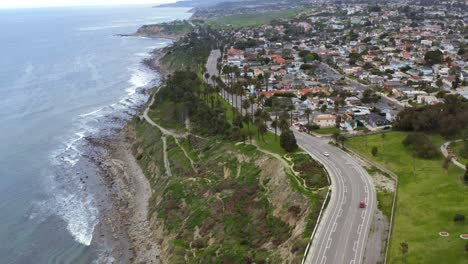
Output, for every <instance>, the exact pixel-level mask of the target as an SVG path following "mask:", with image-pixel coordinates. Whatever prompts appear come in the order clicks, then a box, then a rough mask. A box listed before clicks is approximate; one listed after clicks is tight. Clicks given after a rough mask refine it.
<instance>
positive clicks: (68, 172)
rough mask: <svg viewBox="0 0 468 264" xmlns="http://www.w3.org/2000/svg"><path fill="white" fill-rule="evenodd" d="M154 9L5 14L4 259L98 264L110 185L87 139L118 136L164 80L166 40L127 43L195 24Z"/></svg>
mask: <svg viewBox="0 0 468 264" xmlns="http://www.w3.org/2000/svg"><path fill="white" fill-rule="evenodd" d="M189 16H190V13H188V9H187V8H151V7H150V6H124V7H86V8H84V7H76V8H48V9H17V10H13V9H11V10H0V50H1V53H0V58H1V59H0V263H92V262H96V260H97V257H98V255H99V252H100V251H101V250H102V249H100V248H97V246H95V244H94V243H93V233H94V232H95V227H96V225H97V223H98V222H99V215H100V209H99V206H98V202H99V200H100V199H101V200H103V199H105V198H106V197H103V195H101V196H100V193H103V192H102V188H103V186H102V183H101V181H100V179H99V176H98V172H97V168H95V166H94V165H93V163H92V162H91V161H90V160H89V157H87V156H86V155H87V154H86V153H87V148H89V144H88V143H87V140H86V139H87V138H89V137H99V136H106V135H111V134H112V133H115V131H116V130H117V129H119V128H120V127H121V126H122V124H123V122H122V121H125V120H128V119H130V118H131V117H132V116H133V115H134V114H135V113H136V111H137V107H138V106H141V105H142V104H144V103H145V102H146V100H147V96H146V95H145V94H144V93H142V92H141V90H142V89H144V88H148V87H150V86H152V85H155V84H157V83H158V80H159V76H158V75H157V73H155V72H153V71H151V70H149V69H148V68H146V66H144V65H143V64H142V63H141V61H142V60H143V59H144V58H147V57H148V56H149V52H150V51H152V50H153V49H155V48H160V47H164V46H166V45H168V44H170V41H169V40H165V39H146V38H133V37H118V36H116V35H117V34H126V33H133V32H135V31H136V30H137V29H138V27H139V26H141V25H143V24H149V23H159V22H164V21H171V20H174V19H184V18H188V17H189Z"/></svg>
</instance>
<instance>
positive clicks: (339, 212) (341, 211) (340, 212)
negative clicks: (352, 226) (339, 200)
mask: <svg viewBox="0 0 468 264" xmlns="http://www.w3.org/2000/svg"><path fill="white" fill-rule="evenodd" d="M342 213H343V209H342V208H341V207H340V210H339V211H338V217H341V214H342Z"/></svg>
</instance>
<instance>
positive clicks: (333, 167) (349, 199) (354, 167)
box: [294, 131, 377, 264]
mask: <svg viewBox="0 0 468 264" xmlns="http://www.w3.org/2000/svg"><path fill="white" fill-rule="evenodd" d="M294 134H295V136H296V140H297V143H298V144H299V145H300V146H301V148H303V149H304V150H305V151H307V152H308V153H309V154H310V155H311V156H313V157H314V159H316V160H318V161H319V162H320V163H322V164H323V165H324V166H325V168H326V170H327V171H328V174H329V176H330V180H331V183H332V185H331V198H330V201H329V203H328V206H327V209H326V210H325V211H324V212H323V215H322V219H321V221H320V223H319V226H318V227H317V230H316V233H315V235H314V239H313V241H312V244H311V247H310V249H309V251H308V252H307V257H306V259H305V262H304V263H307V264H317V263H320V264H322V263H334V264H340V263H347V264H348V263H350V264H353V263H355V264H357V263H363V256H364V251H365V248H366V242H367V238H368V234H369V229H370V225H371V223H372V218H373V216H374V212H375V210H376V205H377V202H376V194H375V190H374V186H373V185H372V182H371V180H370V176H369V175H368V174H367V172H366V170H364V169H363V168H362V167H361V166H360V165H359V164H358V163H357V162H356V161H355V160H354V159H353V158H352V157H351V156H350V155H348V154H347V153H346V152H344V151H342V150H341V149H339V148H337V147H335V146H332V145H330V144H328V140H325V139H321V138H316V137H313V136H310V135H308V134H304V133H300V132H297V131H294ZM324 152H328V153H329V156H328V157H326V156H325V155H324V154H323V153H324ZM360 201H365V203H366V207H365V208H359V202H360Z"/></svg>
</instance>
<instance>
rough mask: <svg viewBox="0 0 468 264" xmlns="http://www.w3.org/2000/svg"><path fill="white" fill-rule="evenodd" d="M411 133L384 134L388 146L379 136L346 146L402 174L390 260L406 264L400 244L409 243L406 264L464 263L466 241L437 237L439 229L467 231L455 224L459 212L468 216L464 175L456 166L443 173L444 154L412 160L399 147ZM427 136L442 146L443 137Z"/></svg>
mask: <svg viewBox="0 0 468 264" xmlns="http://www.w3.org/2000/svg"><path fill="white" fill-rule="evenodd" d="M408 134H409V133H406V132H390V133H386V137H385V142H384V147H382V142H383V141H382V137H381V136H380V135H369V136H367V140H366V137H355V138H350V139H349V141H348V143H347V145H348V146H349V147H350V148H352V149H354V150H355V151H357V152H358V153H361V154H362V155H364V156H366V157H367V158H368V159H370V160H372V161H374V162H377V163H379V164H381V165H382V166H384V167H386V168H387V169H389V170H391V171H393V172H394V173H395V174H397V175H398V182H399V186H398V196H397V207H396V212H395V218H394V221H395V222H394V229H393V232H392V237H391V241H390V251H389V259H388V261H389V263H405V257H404V256H403V254H402V250H401V245H402V243H406V246H405V247H406V248H407V256H406V261H407V262H406V263H464V262H466V261H467V255H466V252H465V251H464V243H463V240H461V239H459V238H458V237H457V236H455V235H454V236H450V237H440V236H439V235H438V232H440V230H444V231H447V232H449V233H451V234H462V233H464V232H465V231H464V230H466V224H465V223H457V222H455V221H454V220H453V218H454V215H456V214H461V215H467V214H468V208H467V207H466V206H465V203H464V201H465V200H466V199H465V198H466V197H468V188H467V187H466V186H465V185H464V184H463V181H462V175H463V172H462V170H461V169H459V168H458V167H456V166H454V165H450V166H449V167H448V169H447V170H445V169H444V168H443V163H444V162H443V161H444V160H443V157H441V156H438V157H437V158H434V159H422V158H419V157H415V158H414V159H413V152H412V150H411V149H409V148H407V147H405V146H404V145H403V144H402V143H401V142H402V141H403V140H404V139H405V138H406V137H407V136H408ZM426 136H427V137H428V138H429V140H430V141H431V142H432V144H434V145H436V146H440V145H441V144H442V143H443V142H444V139H443V138H442V137H441V136H438V135H426ZM366 142H367V144H368V146H367V147H366ZM372 147H379V150H380V151H379V153H378V154H377V155H375V156H373V155H371V153H370V149H371V148H372ZM413 169H415V170H413ZM378 198H379V201H382V204H385V203H386V202H385V200H387V201H388V202H387V203H389V200H390V199H389V198H387V197H386V195H382V194H380V195H379V196H378ZM384 208H385V207H384ZM384 212H385V209H384ZM387 213H388V212H387ZM427 249H431V250H427Z"/></svg>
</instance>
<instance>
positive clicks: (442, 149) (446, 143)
mask: <svg viewBox="0 0 468 264" xmlns="http://www.w3.org/2000/svg"><path fill="white" fill-rule="evenodd" d="M460 141H463V139H458V140H453V141H448V142H445V143H444V144H442V146H440V151H441V152H442V154H443V155H444V157H446V158H447V157H448V155H449V153H448V149H447V148H448V146H449V145H450V144H452V143H456V142H460ZM450 161H451V162H452V163H453V164H455V165H456V166H458V167H460V168H461V169H462V170H466V168H465V165H463V164H461V163H460V162H459V161H458V160H457V159H456V158H454V157H452V158H451V159H450Z"/></svg>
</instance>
